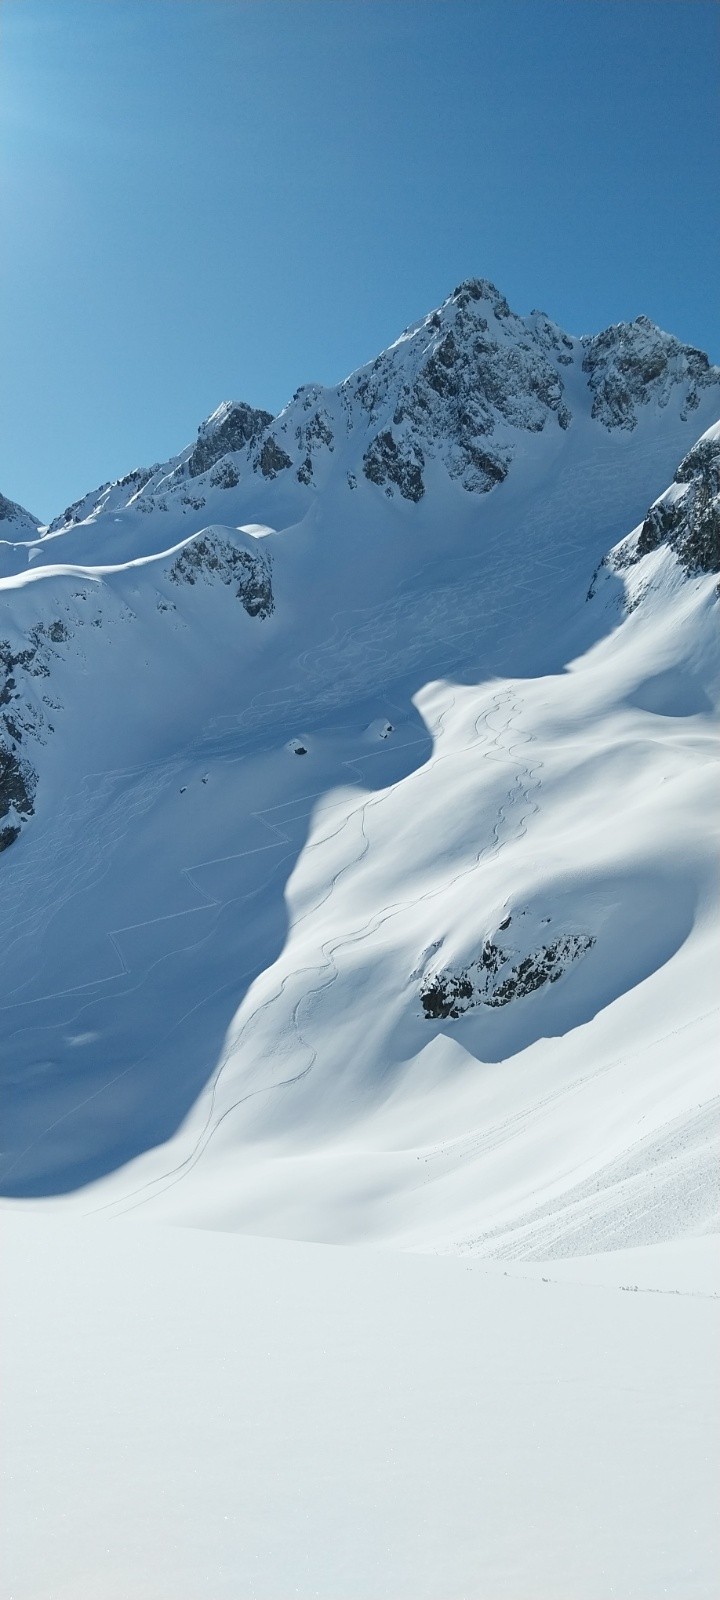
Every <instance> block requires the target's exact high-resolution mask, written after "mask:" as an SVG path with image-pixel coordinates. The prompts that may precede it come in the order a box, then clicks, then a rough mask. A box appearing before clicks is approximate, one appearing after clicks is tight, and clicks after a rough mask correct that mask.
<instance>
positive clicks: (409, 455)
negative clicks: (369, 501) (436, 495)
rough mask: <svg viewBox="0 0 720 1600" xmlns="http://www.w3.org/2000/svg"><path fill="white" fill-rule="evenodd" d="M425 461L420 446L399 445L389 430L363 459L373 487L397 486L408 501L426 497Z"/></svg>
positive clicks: (369, 447) (364, 470)
mask: <svg viewBox="0 0 720 1600" xmlns="http://www.w3.org/2000/svg"><path fill="white" fill-rule="evenodd" d="M424 465H425V457H424V455H423V452H422V450H421V449H420V448H419V446H418V445H411V446H410V447H409V449H406V448H401V447H400V446H399V445H398V444H396V442H395V439H394V438H393V435H392V433H391V432H390V430H389V429H387V430H386V431H385V432H384V433H379V434H378V435H377V438H375V439H373V441H372V444H370V445H369V446H368V448H367V450H366V451H365V454H364V456H363V472H364V473H365V477H366V478H369V479H370V482H371V483H377V484H388V483H394V484H395V485H396V486H397V488H398V489H399V490H400V493H401V495H402V496H403V499H405V500H421V499H422V497H423V495H424V493H425V484H424V482H423V476H422V469H423V467H424Z"/></svg>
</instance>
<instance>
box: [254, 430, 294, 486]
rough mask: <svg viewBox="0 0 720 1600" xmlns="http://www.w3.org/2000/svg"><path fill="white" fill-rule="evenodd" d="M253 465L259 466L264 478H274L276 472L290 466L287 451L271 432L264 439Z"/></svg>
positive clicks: (290, 462)
mask: <svg viewBox="0 0 720 1600" xmlns="http://www.w3.org/2000/svg"><path fill="white" fill-rule="evenodd" d="M255 465H256V466H258V467H259V468H260V471H261V473H262V475H263V477H264V478H276V477H277V474H278V472H284V471H285V469H286V468H287V467H291V466H292V461H291V460H290V457H289V455H288V454H287V451H285V450H283V448H282V446H281V445H279V444H278V442H277V439H274V438H273V436H272V434H271V435H270V437H269V438H268V439H266V440H265V443H264V445H263V447H262V450H261V451H260V454H259V456H258V458H257V461H256V463H255Z"/></svg>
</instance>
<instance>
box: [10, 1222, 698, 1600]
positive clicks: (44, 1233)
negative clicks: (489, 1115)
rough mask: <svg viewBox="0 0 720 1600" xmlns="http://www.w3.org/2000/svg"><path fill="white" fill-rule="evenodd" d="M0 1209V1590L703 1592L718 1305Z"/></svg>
mask: <svg viewBox="0 0 720 1600" xmlns="http://www.w3.org/2000/svg"><path fill="white" fill-rule="evenodd" d="M4 1232H5V1245H4V1276H5V1285H6V1290H5V1292H6V1296H7V1297H8V1304H9V1306H10V1307H11V1308H12V1310H11V1312H10V1313H9V1314H8V1316H7V1317H6V1328H5V1334H4V1338H3V1345H4V1347H5V1360H6V1361H11V1362H13V1366H14V1368H15V1369H16V1370H18V1371H19V1372H20V1375H21V1376H20V1380H19V1382H18V1381H16V1382H14V1384H13V1386H12V1388H8V1391H7V1395H6V1400H5V1406H4V1411H5V1416H4V1427H3V1438H4V1442H5V1447H4V1450H3V1458H4V1461H5V1462H6V1463H7V1462H8V1460H10V1461H11V1462H12V1475H11V1477H10V1479H9V1482H8V1483H7V1484H6V1486H5V1487H4V1489H3V1504H4V1510H5V1516H6V1518H7V1524H8V1529H9V1533H10V1537H9V1539H7V1538H6V1540H5V1549H4V1559H3V1565H4V1568H5V1571H6V1574H7V1579H6V1581H7V1590H6V1592H7V1594H8V1595H11V1596H12V1600H96V1597H97V1596H98V1595H102V1596H103V1600H160V1597H162V1600H166V1597H168V1596H170V1595H172V1597H173V1600H197V1596H198V1595H201V1594H209V1595H212V1596H213V1597H217V1600H222V1597H225V1596H227V1600H238V1597H240V1596H242V1597H243V1600H245V1597H248V1600H250V1597H252V1600H285V1597H286V1596H287V1597H290V1596H294V1597H298V1600H337V1597H338V1596H342V1597H343V1600H391V1597H392V1600H438V1597H445V1596H446V1597H447V1600H457V1597H460V1596H466V1597H467V1600H575V1597H577V1596H583V1597H584V1600H607V1596H608V1595H613V1596H615V1597H617V1600H631V1597H632V1600H657V1597H658V1596H659V1595H662V1594H675V1595H678V1596H682V1597H683V1600H695V1597H698V1596H703V1597H707V1596H710V1595H711V1594H712V1593H713V1592H714V1581H713V1580H714V1576H716V1573H717V1562H718V1556H719V1555H720V1550H718V1540H717V1519H716V1516H715V1494H714V1486H715V1484H716V1481H717V1472H718V1459H717V1458H718V1441H719V1440H720V1429H719V1428H718V1421H719V1420H720V1419H719V1418H718V1405H717V1363H716V1361H715V1360H714V1354H715V1350H716V1347H717V1333H718V1320H719V1308H718V1303H717V1301H709V1300H707V1299H702V1298H698V1297H697V1296H696V1295H693V1294H689V1293H685V1292H683V1293H682V1294H662V1293H641V1292H638V1293H623V1292H622V1291H621V1290H619V1289H618V1288H615V1287H594V1286H592V1287H580V1286H578V1285H576V1284H575V1283H572V1282H553V1283H546V1282H532V1281H516V1279H515V1278H514V1277H507V1276H503V1275H502V1274H499V1273H497V1272H493V1271H488V1270H487V1269H486V1268H484V1267H483V1266H482V1265H481V1264H480V1263H474V1262H473V1263H462V1262H458V1261H448V1260H445V1261H437V1260H432V1259H428V1258H423V1259H421V1258H417V1257H416V1258H412V1257H408V1256H405V1257H403V1256H398V1255H395V1254H392V1255H382V1254H378V1253H375V1252H372V1251H368V1250H364V1249H358V1250H353V1251H347V1250H343V1251H338V1250H333V1249H331V1248H329V1247H327V1246H317V1245H316V1246H313V1245H307V1244H291V1243H287V1242H283V1241H278V1240H257V1239H248V1238H246V1239H238V1238H230V1237H228V1236H225V1237H222V1236H220V1235H217V1234H215V1235H212V1234H201V1233H198V1232H194V1231H192V1230H178V1229H159V1228H152V1227H145V1228H137V1227H133V1226H131V1225H130V1224H127V1223H125V1224H114V1225H111V1226H108V1225H103V1224H100V1223H98V1222H93V1223H76V1222H70V1221H66V1220H62V1221H59V1220H57V1219H56V1218H38V1217H27V1216H18V1215H16V1214H14V1213H13V1214H7V1215H6V1217H5V1219H4ZM50 1307H52V1337H51V1355H52V1359H51V1360H49V1359H48V1329H47V1321H46V1318H47V1314H48V1308H50ZM8 1447H10V1454H9V1456H8ZM36 1519H37V1520H36ZM33 1527H36V1528H37V1533H36V1534H35V1535H33V1532H32V1529H33Z"/></svg>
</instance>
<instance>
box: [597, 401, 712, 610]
mask: <svg viewBox="0 0 720 1600" xmlns="http://www.w3.org/2000/svg"><path fill="white" fill-rule="evenodd" d="M663 545H665V546H667V548H668V549H669V550H672V552H673V554H674V555H675V556H676V558H677V561H678V563H679V565H680V566H681V567H682V569H683V571H684V572H685V573H686V574H687V576H688V577H698V576H700V575H701V574H702V573H706V572H720V424H718V425H717V426H716V427H714V428H710V429H709V430H708V432H707V433H705V434H703V436H702V438H701V439H699V440H698V442H697V444H695V445H693V448H692V450H689V451H688V454H687V455H686V456H685V457H684V459H683V460H682V461H681V462H680V465H679V467H678V469H677V472H676V473H675V477H674V478H673V481H672V483H671V485H670V487H669V488H668V489H666V491H665V493H664V494H663V495H661V496H660V498H659V499H658V500H656V501H655V502H654V504H653V505H651V507H650V509H649V511H648V513H647V516H646V517H645V519H644V521H643V523H642V524H641V526H640V528H639V529H635V530H634V531H633V532H632V533H631V534H628V536H627V538H626V539H622V540H621V542H620V544H617V545H616V546H615V548H614V549H613V550H611V551H610V552H609V554H608V555H607V556H606V557H605V559H604V561H603V562H602V563H601V566H600V568H598V571H597V572H596V573H595V574H594V576H593V581H592V583H591V585H590V590H589V593H588V599H592V598H593V595H594V594H595V593H596V590H597V586H598V581H599V579H600V577H601V575H603V574H604V573H630V572H631V571H632V569H633V568H634V567H636V566H637V564H638V562H640V561H642V559H643V557H644V556H648V555H650V554H651V553H652V552H653V551H655V550H659V549H660V548H661V547H662V546H663ZM641 593H642V586H641V591H640V595H639V596H638V595H636V596H634V597H631V601H630V605H631V609H632V607H633V605H634V604H637V600H638V598H639V597H641Z"/></svg>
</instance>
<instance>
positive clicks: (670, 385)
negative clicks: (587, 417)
mask: <svg viewBox="0 0 720 1600" xmlns="http://www.w3.org/2000/svg"><path fill="white" fill-rule="evenodd" d="M583 348H584V352H585V354H584V357H583V372H585V373H587V375H588V383H589V386H590V390H591V393H592V396H593V401H592V413H591V414H592V416H593V417H595V418H596V419H597V420H598V421H599V422H601V423H602V424H603V426H604V427H606V428H627V429H630V430H631V429H633V428H634V427H635V426H636V425H637V421H638V416H639V413H640V410H641V408H642V407H643V406H648V405H650V404H652V403H653V402H655V403H656V404H657V405H659V406H661V407H664V406H666V405H667V404H668V401H669V400H670V398H671V395H672V394H673V392H676V393H677V394H679V396H680V401H681V415H682V416H687V415H688V413H690V412H692V411H696V410H697V408H698V405H699V404H700V391H701V390H702V389H706V388H708V387H709V386H710V385H713V384H714V385H717V383H718V378H719V375H720V374H719V371H718V368H717V367H712V366H711V365H710V362H709V361H708V358H707V356H706V355H705V354H704V352H703V351H702V350H695V349H694V348H693V347H692V345H686V344H681V343H680V340H679V339H675V338H674V337H673V335H672V334H670V333H664V332H663V330H662V329H661V328H658V327H656V326H655V323H654V322H650V321H649V319H648V318H647V317H637V318H636V319H635V321H634V322H620V323H618V324H616V326H614V327H612V328H606V329H605V331H604V333H598V334H595V335H594V337H593V338H590V339H584V340H583Z"/></svg>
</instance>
